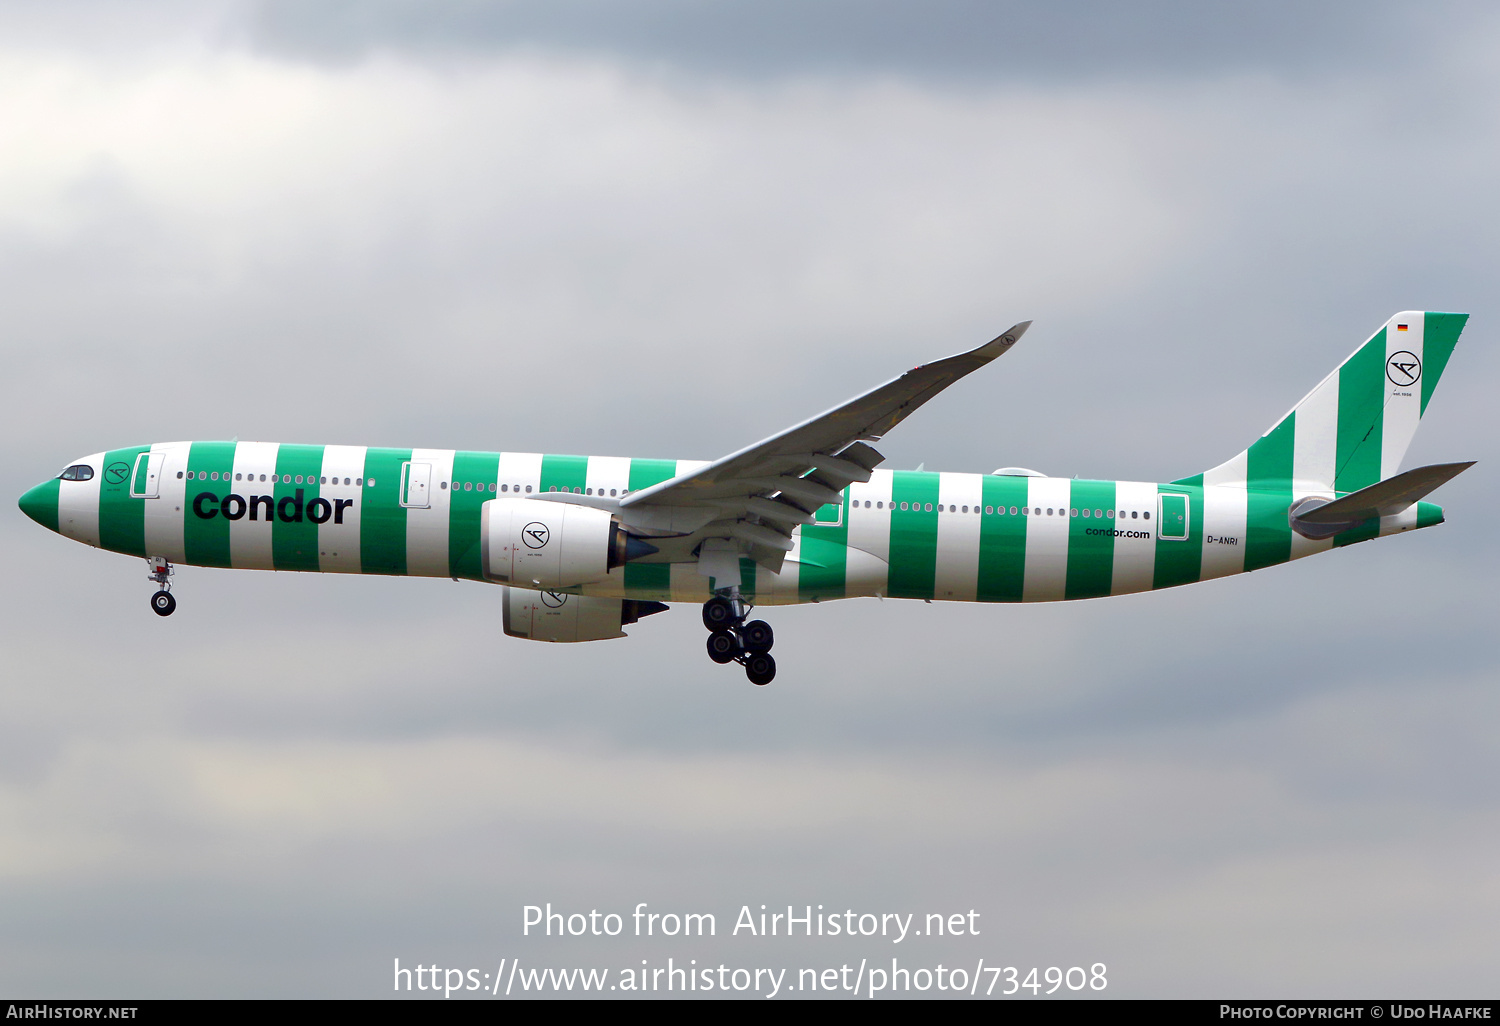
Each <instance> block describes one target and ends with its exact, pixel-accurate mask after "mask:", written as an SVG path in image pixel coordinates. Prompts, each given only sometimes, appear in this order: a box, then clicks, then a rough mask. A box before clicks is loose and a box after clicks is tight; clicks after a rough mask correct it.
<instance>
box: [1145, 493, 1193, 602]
mask: <svg viewBox="0 0 1500 1026" xmlns="http://www.w3.org/2000/svg"><path fill="white" fill-rule="evenodd" d="M1157 494H1160V495H1186V496H1187V497H1188V536H1187V538H1186V539H1184V540H1182V541H1163V540H1162V539H1161V538H1157V540H1156V571H1155V575H1154V577H1153V579H1152V581H1151V587H1153V588H1171V587H1175V586H1176V585H1179V584H1191V583H1192V582H1194V581H1197V580H1199V579H1201V578H1202V576H1203V489H1202V488H1187V487H1164V488H1158V489H1157ZM1160 509H1161V506H1160V503H1158V504H1157V511H1156V512H1155V513H1154V514H1153V515H1154V516H1156V517H1158V518H1159V517H1160ZM1157 526H1158V527H1160V522H1159V520H1158V524H1157Z"/></svg>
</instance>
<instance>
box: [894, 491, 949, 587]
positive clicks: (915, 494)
mask: <svg viewBox="0 0 1500 1026" xmlns="http://www.w3.org/2000/svg"><path fill="white" fill-rule="evenodd" d="M937 499H938V475H937V474H925V473H920V474H919V473H917V472H916V471H914V470H898V471H896V472H895V473H894V474H892V475H891V569H890V575H889V578H888V581H889V584H888V589H889V591H888V593H889V594H890V596H891V597H892V598H932V597H933V590H934V588H935V587H936V582H937V536H938V514H937V507H936V505H935V504H936V503H937ZM903 502H905V503H907V504H908V507H909V508H907V509H902V508H901V503H903Z"/></svg>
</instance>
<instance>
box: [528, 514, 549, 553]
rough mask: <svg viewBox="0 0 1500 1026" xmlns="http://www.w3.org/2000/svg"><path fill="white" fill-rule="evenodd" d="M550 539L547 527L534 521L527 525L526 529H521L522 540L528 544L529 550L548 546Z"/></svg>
mask: <svg viewBox="0 0 1500 1026" xmlns="http://www.w3.org/2000/svg"><path fill="white" fill-rule="evenodd" d="M550 537H551V535H550V534H549V533H548V531H547V525H546V524H539V523H537V522H536V521H534V520H533V521H532V522H531V523H529V524H527V525H526V526H525V527H523V528H521V538H522V540H523V541H525V542H526V547H527V548H528V549H540V548H542V547H543V546H545V545H546V544H547V539H548V538H550Z"/></svg>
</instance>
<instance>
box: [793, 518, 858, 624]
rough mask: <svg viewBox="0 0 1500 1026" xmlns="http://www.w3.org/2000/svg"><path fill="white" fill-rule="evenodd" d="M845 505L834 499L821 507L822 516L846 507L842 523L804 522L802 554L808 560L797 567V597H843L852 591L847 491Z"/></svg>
mask: <svg viewBox="0 0 1500 1026" xmlns="http://www.w3.org/2000/svg"><path fill="white" fill-rule="evenodd" d="M843 499H844V502H843V506H842V507H835V506H834V505H833V504H832V503H830V504H829V505H827V506H824V507H823V508H822V509H821V510H819V511H818V512H819V514H820V515H822V516H825V517H826V516H828V515H829V512H830V511H835V510H839V509H841V510H842V515H841V516H840V518H839V519H840V523H839V524H838V525H837V526H833V525H830V524H816V523H815V524H804V525H803V527H802V545H801V549H800V550H799V555H801V557H802V558H803V559H804V560H806V562H804V563H803V564H802V565H801V566H800V567H798V568H797V597H798V598H799V599H801V600H802V601H804V602H807V601H811V600H813V599H840V598H843V597H844V596H845V594H847V592H848V576H847V575H848V566H849V494H848V492H847V491H846V492H845V493H844V497H843Z"/></svg>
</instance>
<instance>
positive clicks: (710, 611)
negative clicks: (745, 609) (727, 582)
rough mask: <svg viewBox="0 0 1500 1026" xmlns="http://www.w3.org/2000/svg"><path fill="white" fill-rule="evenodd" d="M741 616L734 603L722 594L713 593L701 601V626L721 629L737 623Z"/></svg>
mask: <svg viewBox="0 0 1500 1026" xmlns="http://www.w3.org/2000/svg"><path fill="white" fill-rule="evenodd" d="M740 620H741V616H740V615H739V611H738V610H737V609H735V607H734V603H733V602H731V601H729V600H728V599H727V598H725V597H724V596H722V595H715V596H714V597H713V598H711V599H709V600H708V601H707V602H705V603H703V626H705V627H707V628H708V629H709V630H711V631H722V630H724V629H726V628H728V627H733V626H734V625H735V624H737V623H739V622H740Z"/></svg>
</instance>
